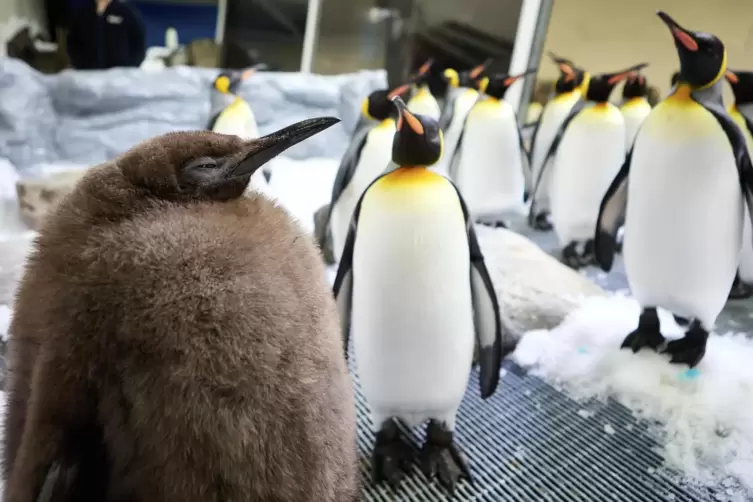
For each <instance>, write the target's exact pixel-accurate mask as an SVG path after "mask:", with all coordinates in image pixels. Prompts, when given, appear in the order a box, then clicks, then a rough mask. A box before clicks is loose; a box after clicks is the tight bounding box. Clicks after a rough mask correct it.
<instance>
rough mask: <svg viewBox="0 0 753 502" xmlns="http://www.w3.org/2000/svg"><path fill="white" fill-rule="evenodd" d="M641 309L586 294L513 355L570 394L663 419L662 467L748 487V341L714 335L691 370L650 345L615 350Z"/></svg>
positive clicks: (752, 349)
mask: <svg viewBox="0 0 753 502" xmlns="http://www.w3.org/2000/svg"><path fill="white" fill-rule="evenodd" d="M638 315H639V308H638V305H637V303H636V302H635V301H634V300H633V299H631V298H627V297H624V296H612V297H608V298H593V299H589V300H588V301H586V302H585V303H584V304H583V306H582V307H581V308H579V309H578V310H576V311H575V312H573V313H572V314H571V315H570V316H569V317H568V318H567V319H566V320H565V321H564V322H563V323H562V324H561V325H560V326H559V327H557V328H555V329H553V330H551V331H531V332H529V333H526V334H525V336H524V337H523V339H522V341H521V342H520V345H519V346H518V349H517V350H516V352H515V354H514V358H515V360H516V361H517V362H518V364H520V365H522V366H525V367H533V368H532V370H531V373H532V374H535V375H539V376H542V377H544V378H546V379H547V380H549V381H554V382H556V383H557V384H560V385H562V386H563V387H564V388H565V389H566V390H567V392H568V394H570V395H571V396H573V397H574V398H575V399H578V400H580V399H589V398H593V397H597V398H606V397H608V396H611V397H614V398H615V399H617V400H618V401H620V402H621V403H623V404H624V405H625V406H627V407H628V408H630V409H632V410H633V411H634V413H635V414H636V416H638V417H641V418H645V419H649V420H652V421H653V420H655V421H658V422H661V424H663V431H662V432H663V434H662V435H663V439H664V441H665V445H664V446H665V448H664V452H663V453H664V456H665V461H666V464H667V467H670V468H673V469H676V470H680V471H682V472H684V473H685V474H687V475H689V476H692V477H694V478H696V479H698V480H700V481H704V482H713V480H714V479H716V480H719V479H720V478H722V477H724V476H733V477H736V478H737V479H739V480H740V482H741V483H742V484H743V485H745V486H747V487H748V488H749V489H753V406H751V403H753V364H751V361H753V340H751V339H747V338H746V337H745V336H744V335H743V334H731V333H730V334H726V335H724V336H719V335H717V334H712V335H711V336H710V338H709V342H708V348H707V352H706V356H705V358H704V359H703V360H702V361H701V363H700V364H699V365H698V366H697V367H696V368H694V369H692V370H690V369H688V367H687V366H680V365H672V364H669V360H668V358H667V357H666V356H662V355H659V354H656V353H655V352H652V351H649V350H642V351H641V352H639V353H638V354H633V353H632V352H631V351H629V350H620V344H621V343H622V341H623V339H624V337H625V336H626V335H627V334H628V333H629V332H631V331H632V330H633V329H635V327H636V326H637V323H638ZM660 319H661V323H662V332H663V333H664V335H665V336H667V338H678V337H680V336H681V335H682V330H681V329H680V328H679V326H677V324H676V323H675V322H674V320H673V319H672V316H671V315H669V314H668V313H666V312H661V313H660Z"/></svg>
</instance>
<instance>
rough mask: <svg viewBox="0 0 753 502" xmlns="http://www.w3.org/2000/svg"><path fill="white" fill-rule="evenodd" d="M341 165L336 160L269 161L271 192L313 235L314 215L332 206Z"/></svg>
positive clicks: (286, 159) (279, 159)
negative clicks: (336, 176)
mask: <svg viewBox="0 0 753 502" xmlns="http://www.w3.org/2000/svg"><path fill="white" fill-rule="evenodd" d="M338 165H339V161H338V160H337V159H329V158H311V159H307V160H296V159H291V158H288V157H277V158H275V159H274V160H272V161H270V166H271V173H272V176H271V178H270V180H269V188H270V190H271V192H272V193H273V194H274V195H275V198H276V199H277V200H278V201H279V203H280V204H281V205H282V206H283V207H284V208H285V209H287V210H288V212H289V213H290V214H291V215H292V216H293V217H295V218H296V219H298V220H299V221H300V222H301V224H302V225H303V226H304V228H305V229H306V230H308V231H310V232H313V231H314V217H313V215H314V212H315V211H316V210H317V209H319V208H320V207H321V206H323V205H324V204H327V203H329V199H330V196H331V195H332V184H333V183H334V179H335V174H336V173H337V167H338Z"/></svg>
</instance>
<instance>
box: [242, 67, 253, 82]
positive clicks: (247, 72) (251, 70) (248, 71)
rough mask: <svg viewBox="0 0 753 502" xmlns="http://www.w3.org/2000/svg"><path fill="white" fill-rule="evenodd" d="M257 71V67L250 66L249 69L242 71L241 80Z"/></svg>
mask: <svg viewBox="0 0 753 502" xmlns="http://www.w3.org/2000/svg"><path fill="white" fill-rule="evenodd" d="M254 73H256V68H249V69H248V70H246V71H244V72H243V73H241V80H246V79H247V78H250V77H252V76H253V75H254Z"/></svg>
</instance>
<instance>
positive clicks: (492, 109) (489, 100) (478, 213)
mask: <svg viewBox="0 0 753 502" xmlns="http://www.w3.org/2000/svg"><path fill="white" fill-rule="evenodd" d="M531 73H532V72H530V71H528V72H525V73H522V74H520V75H502V74H493V75H491V76H490V77H489V76H484V77H483V78H481V79H479V83H478V85H479V92H480V93H481V96H480V97H479V99H478V101H477V102H476V103H475V104H474V105H473V108H471V111H470V112H469V113H468V117H467V118H466V120H465V126H464V128H463V133H462V136H461V137H460V139H459V140H458V146H457V149H456V151H455V156H454V158H453V159H452V162H451V165H450V177H451V178H452V180H453V181H454V182H455V184H456V185H457V187H458V189H459V190H460V192H461V193H462V194H463V198H464V199H465V200H466V202H467V204H468V210H469V211H470V212H471V214H472V215H473V218H474V220H478V221H480V222H484V223H489V224H492V225H495V226H505V224H504V222H503V218H504V216H506V215H508V214H509V213H510V212H514V211H520V210H521V209H522V206H523V195H524V192H525V177H526V172H527V171H528V170H529V169H530V166H529V163H528V152H527V151H526V149H525V146H524V144H523V136H522V134H521V132H520V125H519V123H518V117H517V115H516V113H515V110H514V109H513V107H512V106H510V104H509V103H507V102H506V101H505V100H504V97H505V93H506V92H507V89H508V88H509V87H510V86H511V85H512V84H513V83H515V82H517V81H518V80H519V79H521V78H523V77H524V76H526V75H529V74H531Z"/></svg>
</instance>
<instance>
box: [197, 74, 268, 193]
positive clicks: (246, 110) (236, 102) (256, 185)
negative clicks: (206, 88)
mask: <svg viewBox="0 0 753 502" xmlns="http://www.w3.org/2000/svg"><path fill="white" fill-rule="evenodd" d="M258 70H259V68H258V67H252V68H249V69H247V70H244V71H238V70H227V71H223V72H222V73H220V74H219V75H218V76H217V78H215V79H214V82H213V84H212V98H211V111H210V117H211V118H210V119H209V124H208V125H207V129H209V130H210V131H212V132H216V133H220V134H234V135H235V136H238V137H239V138H241V139H246V140H249V139H255V138H258V137H259V127H258V126H257V124H256V116H255V115H254V111H253V110H252V109H251V106H250V105H249V104H248V102H247V101H246V100H245V99H243V98H241V97H240V96H239V95H238V88H239V87H240V85H241V83H243V82H244V81H245V80H247V79H248V78H250V77H251V76H252V75H253V74H254V73H256V72H257V71H258ZM268 168H269V166H266V169H267V170H259V171H257V172H255V173H254V175H253V176H252V177H251V183H249V189H250V190H257V191H259V192H261V193H266V194H270V193H271V191H270V187H269V180H270V178H271V172H270V171H269V170H268Z"/></svg>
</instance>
